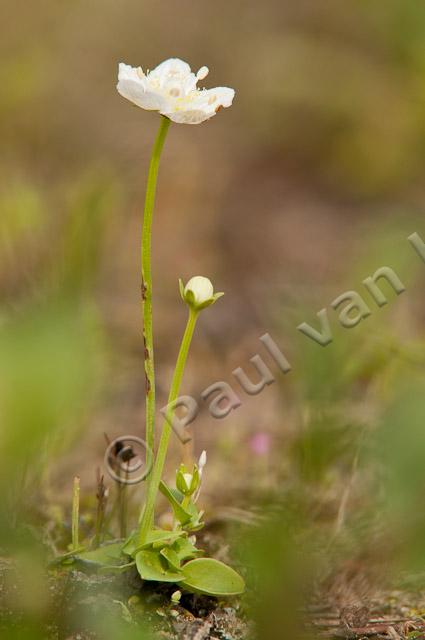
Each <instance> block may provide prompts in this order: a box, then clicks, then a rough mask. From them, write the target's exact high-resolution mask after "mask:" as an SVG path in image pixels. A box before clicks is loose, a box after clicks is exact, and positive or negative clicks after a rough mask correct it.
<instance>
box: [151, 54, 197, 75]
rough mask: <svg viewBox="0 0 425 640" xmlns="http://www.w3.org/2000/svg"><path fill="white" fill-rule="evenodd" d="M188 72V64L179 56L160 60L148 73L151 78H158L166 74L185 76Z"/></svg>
mask: <svg viewBox="0 0 425 640" xmlns="http://www.w3.org/2000/svg"><path fill="white" fill-rule="evenodd" d="M189 73H190V66H189V65H188V64H187V62H184V60H180V58H169V59H168V60H164V62H161V64H159V65H158V66H157V67H155V69H153V70H152V71H151V72H150V73H149V75H150V76H152V77H153V78H160V77H163V76H168V75H176V76H180V77H183V76H187V75H189Z"/></svg>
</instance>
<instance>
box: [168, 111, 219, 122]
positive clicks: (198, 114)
mask: <svg viewBox="0 0 425 640" xmlns="http://www.w3.org/2000/svg"><path fill="white" fill-rule="evenodd" d="M161 114H162V115H163V116H167V118H170V120H172V121H173V122H177V123H179V124H201V122H204V120H208V118H211V117H212V116H214V115H215V112H212V113H207V112H206V111H202V110H200V109H197V110H195V109H188V110H187V111H168V112H167V111H161Z"/></svg>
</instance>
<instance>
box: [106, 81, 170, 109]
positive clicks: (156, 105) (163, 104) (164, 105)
mask: <svg viewBox="0 0 425 640" xmlns="http://www.w3.org/2000/svg"><path fill="white" fill-rule="evenodd" d="M117 90H118V93H119V94H120V95H122V96H123V97H124V98H127V100H130V102H133V103H134V104H136V105H137V106H138V107H141V108H142V109H148V110H149V111H161V110H163V109H165V110H167V109H168V108H169V106H170V105H169V102H168V101H167V100H166V98H164V96H161V95H160V94H158V93H154V92H152V91H146V90H145V88H144V86H143V83H142V82H141V81H136V80H120V81H119V82H118V84H117Z"/></svg>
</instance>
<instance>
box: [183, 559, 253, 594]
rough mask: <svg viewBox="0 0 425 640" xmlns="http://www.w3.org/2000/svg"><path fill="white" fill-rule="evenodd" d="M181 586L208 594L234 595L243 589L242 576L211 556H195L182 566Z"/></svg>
mask: <svg viewBox="0 0 425 640" xmlns="http://www.w3.org/2000/svg"><path fill="white" fill-rule="evenodd" d="M182 572H183V575H184V580H183V582H181V583H180V584H181V586H182V587H185V588H186V589H188V590H189V591H194V592H195V593H205V594H206V595H209V596H236V595H238V594H240V593H243V592H244V591H245V582H244V581H243V578H242V577H241V576H240V575H239V574H238V573H236V571H235V570H234V569H232V568H231V567H228V566H227V564H224V563H223V562H219V560H214V559H213V558H197V559H196V560H191V561H190V562H188V563H187V564H185V565H184V567H183V568H182Z"/></svg>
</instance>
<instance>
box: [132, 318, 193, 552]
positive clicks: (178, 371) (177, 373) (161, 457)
mask: <svg viewBox="0 0 425 640" xmlns="http://www.w3.org/2000/svg"><path fill="white" fill-rule="evenodd" d="M198 314H199V312H198V311H195V310H194V309H192V308H190V309H189V318H188V320H187V325H186V330H185V332H184V335H183V339H182V343H181V345H180V351H179V355H178V357H177V362H176V368H175V369H174V374H173V379H172V382H171V388H170V394H169V396H168V405H167V407H169V406H170V405H171V406H172V405H173V403H174V401H175V400H177V398H178V395H179V391H180V386H181V382H182V379H183V373H184V368H185V365H186V360H187V355H188V353H189V348H190V343H191V341H192V336H193V332H194V330H195V325H196V320H197V318H198ZM173 415H174V412H173V409H171V408H170V410H169V411H168V414H167V416H166V419H165V421H164V424H163V427H162V433H161V440H160V442H159V447H158V453H157V455H156V459H155V464H154V468H153V471H152V473H151V478H150V483H149V486H148V491H147V497H146V504H145V508H144V511H143V515H142V520H141V524H140V532H139V539H140V542H141V544H143V543H144V542H145V540H146V536H147V534H148V533H149V530H150V529H151V528H152V523H153V516H154V509H155V501H156V496H157V493H158V488H159V483H160V481H161V477H162V472H163V469H164V463H165V459H166V456H167V450H168V443H169V441H170V435H171V425H172V421H173Z"/></svg>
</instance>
